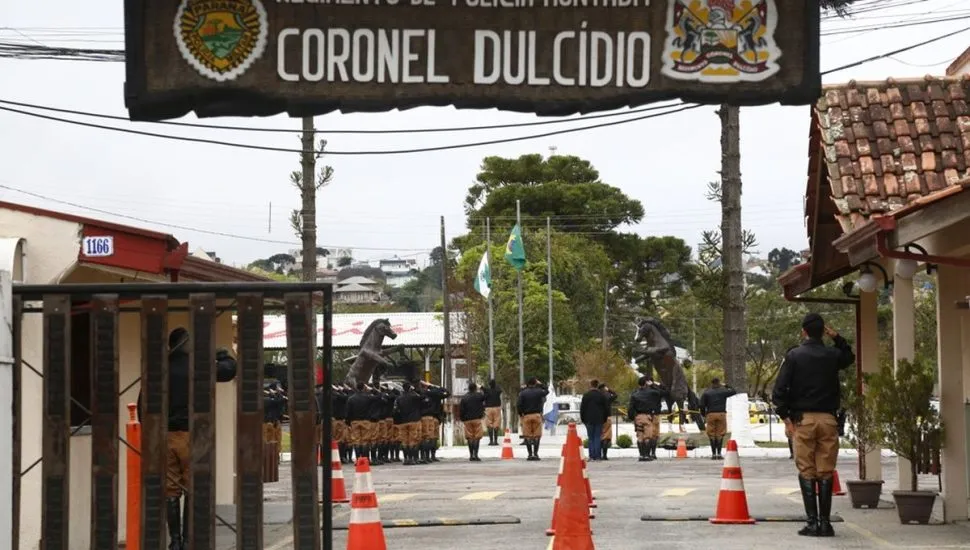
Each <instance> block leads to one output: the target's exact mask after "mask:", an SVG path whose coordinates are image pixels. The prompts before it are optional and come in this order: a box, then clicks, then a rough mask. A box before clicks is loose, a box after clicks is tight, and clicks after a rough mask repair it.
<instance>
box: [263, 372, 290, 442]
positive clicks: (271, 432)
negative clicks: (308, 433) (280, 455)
mask: <svg viewBox="0 0 970 550" xmlns="http://www.w3.org/2000/svg"><path fill="white" fill-rule="evenodd" d="M285 408H286V396H285V395H283V388H282V387H281V386H280V384H279V382H277V381H276V379H275V378H266V379H264V380H263V440H264V441H266V442H267V443H275V444H276V445H277V447H276V449H277V451H280V450H282V446H283V428H282V423H283V411H284V410H285Z"/></svg>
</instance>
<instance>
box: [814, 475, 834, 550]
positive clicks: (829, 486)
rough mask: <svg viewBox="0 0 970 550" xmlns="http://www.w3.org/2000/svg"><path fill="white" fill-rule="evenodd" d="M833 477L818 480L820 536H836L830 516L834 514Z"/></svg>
mask: <svg viewBox="0 0 970 550" xmlns="http://www.w3.org/2000/svg"><path fill="white" fill-rule="evenodd" d="M832 490H833V483H832V478H828V479H820V480H819V482H818V536H820V537H834V536H835V530H834V529H832V522H831V520H830V519H829V517H830V516H831V515H832Z"/></svg>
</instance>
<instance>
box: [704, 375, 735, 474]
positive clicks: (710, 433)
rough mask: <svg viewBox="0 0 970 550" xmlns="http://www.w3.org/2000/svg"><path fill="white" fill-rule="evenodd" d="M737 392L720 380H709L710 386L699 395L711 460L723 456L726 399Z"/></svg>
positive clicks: (725, 430)
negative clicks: (723, 384) (722, 383)
mask: <svg viewBox="0 0 970 550" xmlns="http://www.w3.org/2000/svg"><path fill="white" fill-rule="evenodd" d="M736 393H738V392H737V391H736V390H735V389H734V388H732V387H731V386H722V385H721V380H720V379H719V378H715V379H713V380H711V387H710V388H708V389H706V390H704V393H703V395H701V415H702V416H703V417H704V430H705V431H706V432H707V438H708V439H709V440H710V442H711V460H719V459H722V458H724V457H723V456H721V449H723V445H724V434H725V433H727V401H728V398H729V397H731V396H733V395H735V394H736Z"/></svg>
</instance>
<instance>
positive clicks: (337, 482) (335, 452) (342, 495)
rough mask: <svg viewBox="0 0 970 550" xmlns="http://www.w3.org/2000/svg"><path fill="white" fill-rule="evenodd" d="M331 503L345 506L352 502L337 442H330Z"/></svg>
mask: <svg viewBox="0 0 970 550" xmlns="http://www.w3.org/2000/svg"><path fill="white" fill-rule="evenodd" d="M330 443H331V445H330V470H331V472H332V473H331V474H330V502H332V503H333V504H343V503H345V502H350V499H349V498H347V486H346V485H344V469H343V467H341V465H340V451H339V449H337V442H336V441H331V442H330Z"/></svg>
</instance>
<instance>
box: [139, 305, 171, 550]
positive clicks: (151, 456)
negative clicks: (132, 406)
mask: <svg viewBox="0 0 970 550" xmlns="http://www.w3.org/2000/svg"><path fill="white" fill-rule="evenodd" d="M141 346H142V347H141V395H140V399H139V403H140V405H141V409H140V410H139V411H138V418H139V420H140V421H141V546H140V549H141V550H165V547H166V545H165V537H166V531H165V484H166V472H167V470H168V465H167V457H168V298H167V297H165V296H158V295H146V296H144V297H143V298H142V302H141Z"/></svg>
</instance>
